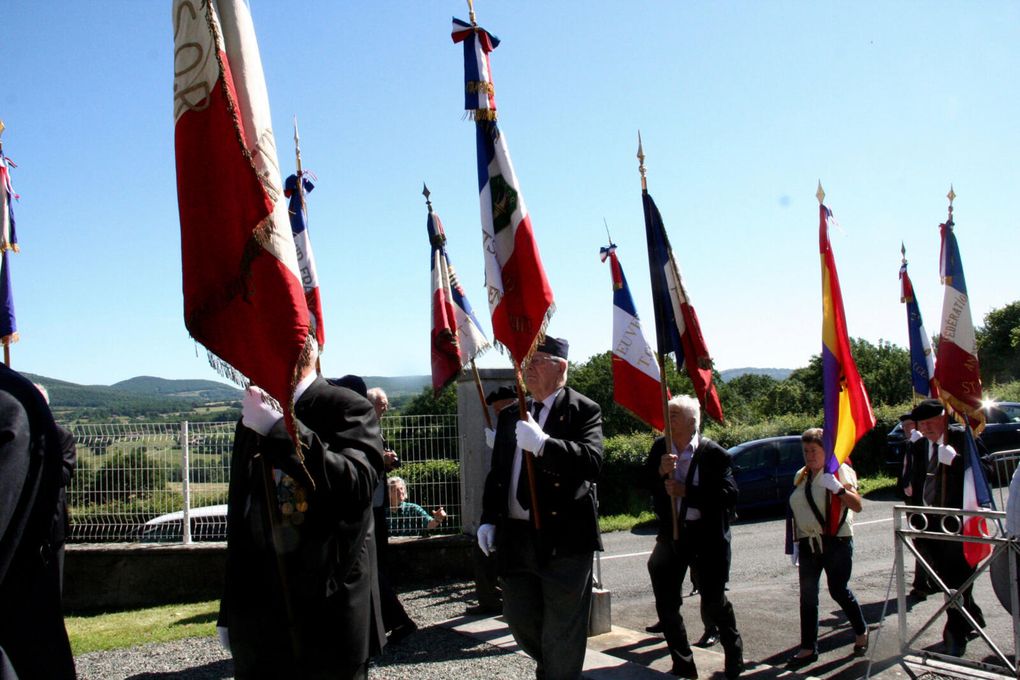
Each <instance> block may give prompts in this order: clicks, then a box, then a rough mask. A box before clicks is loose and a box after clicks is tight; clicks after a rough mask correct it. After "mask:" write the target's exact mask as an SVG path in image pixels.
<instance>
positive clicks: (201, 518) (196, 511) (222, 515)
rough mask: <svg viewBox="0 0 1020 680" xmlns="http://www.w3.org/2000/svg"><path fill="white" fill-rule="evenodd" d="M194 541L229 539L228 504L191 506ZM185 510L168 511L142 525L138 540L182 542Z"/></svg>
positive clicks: (189, 515)
mask: <svg viewBox="0 0 1020 680" xmlns="http://www.w3.org/2000/svg"><path fill="white" fill-rule="evenodd" d="M188 518H189V519H190V523H191V540H192V541H225V540H227V505H226V503H224V504H222V505H207V506H205V507H201V508H191V511H190V512H189V513H188ZM183 522H184V511H183V510H178V511H177V512H168V513H167V514H165V515H160V516H159V517H154V518H152V519H150V520H149V521H148V522H146V523H145V524H143V525H142V527H141V529H140V530H139V534H138V540H140V541H141V542H143V543H180V542H181V541H183V540H184V532H183V526H184V524H183Z"/></svg>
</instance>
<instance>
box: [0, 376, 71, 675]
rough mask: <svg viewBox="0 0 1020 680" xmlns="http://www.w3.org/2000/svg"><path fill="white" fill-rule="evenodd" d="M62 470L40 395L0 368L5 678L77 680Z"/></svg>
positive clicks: (1, 667)
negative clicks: (59, 515)
mask: <svg viewBox="0 0 1020 680" xmlns="http://www.w3.org/2000/svg"><path fill="white" fill-rule="evenodd" d="M61 462H62V457H61V450H60V437H59V434H58V431H57V425H56V423H54V422H53V415H52V414H51V413H50V409H49V407H48V406H47V405H46V402H45V401H44V400H43V396H42V394H41V393H40V392H39V391H38V390H37V389H36V387H35V385H33V384H32V383H31V382H29V381H28V380H27V379H25V378H24V377H23V376H21V375H20V374H18V373H16V372H15V371H12V370H11V369H9V368H7V367H6V366H3V365H0V658H2V659H3V663H0V678H5V679H6V678H7V677H21V678H58V679H60V678H73V677H75V671H74V659H73V658H72V656H71V645H70V644H69V642H68V640H67V631H66V629H65V628H64V615H63V612H62V611H61V603H60V572H59V568H58V562H57V559H56V555H55V553H54V545H53V543H52V539H53V521H54V511H55V509H56V507H57V504H58V498H59V494H60V489H61V486H62V484H63V479H62V472H61ZM12 672H13V673H17V676H13V675H11V673H12Z"/></svg>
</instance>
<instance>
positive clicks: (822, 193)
mask: <svg viewBox="0 0 1020 680" xmlns="http://www.w3.org/2000/svg"><path fill="white" fill-rule="evenodd" d="M815 196H817V197H818V205H821V204H822V203H824V202H825V189H823V188H822V180H818V191H816V192H815Z"/></svg>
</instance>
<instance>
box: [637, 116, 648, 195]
mask: <svg viewBox="0 0 1020 680" xmlns="http://www.w3.org/2000/svg"><path fill="white" fill-rule="evenodd" d="M637 159H638V172H639V173H641V191H648V180H647V179H645V150H644V148H643V147H642V146H641V130H638V133H637Z"/></svg>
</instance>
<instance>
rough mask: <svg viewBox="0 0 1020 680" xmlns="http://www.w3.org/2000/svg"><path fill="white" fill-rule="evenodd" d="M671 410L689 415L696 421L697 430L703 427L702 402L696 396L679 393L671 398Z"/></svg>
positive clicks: (695, 427)
mask: <svg viewBox="0 0 1020 680" xmlns="http://www.w3.org/2000/svg"><path fill="white" fill-rule="evenodd" d="M669 410H670V412H671V413H672V412H673V411H676V412H678V413H681V414H683V415H685V416H687V417H688V418H689V419H690V420H691V421H693V422H694V429H695V431H697V430H698V429H699V428H700V427H701V404H699V403H698V400H697V399H695V398H694V397H692V396H689V395H686V394H678V395H677V396H675V397H673V398H672V399H670V400H669Z"/></svg>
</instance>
